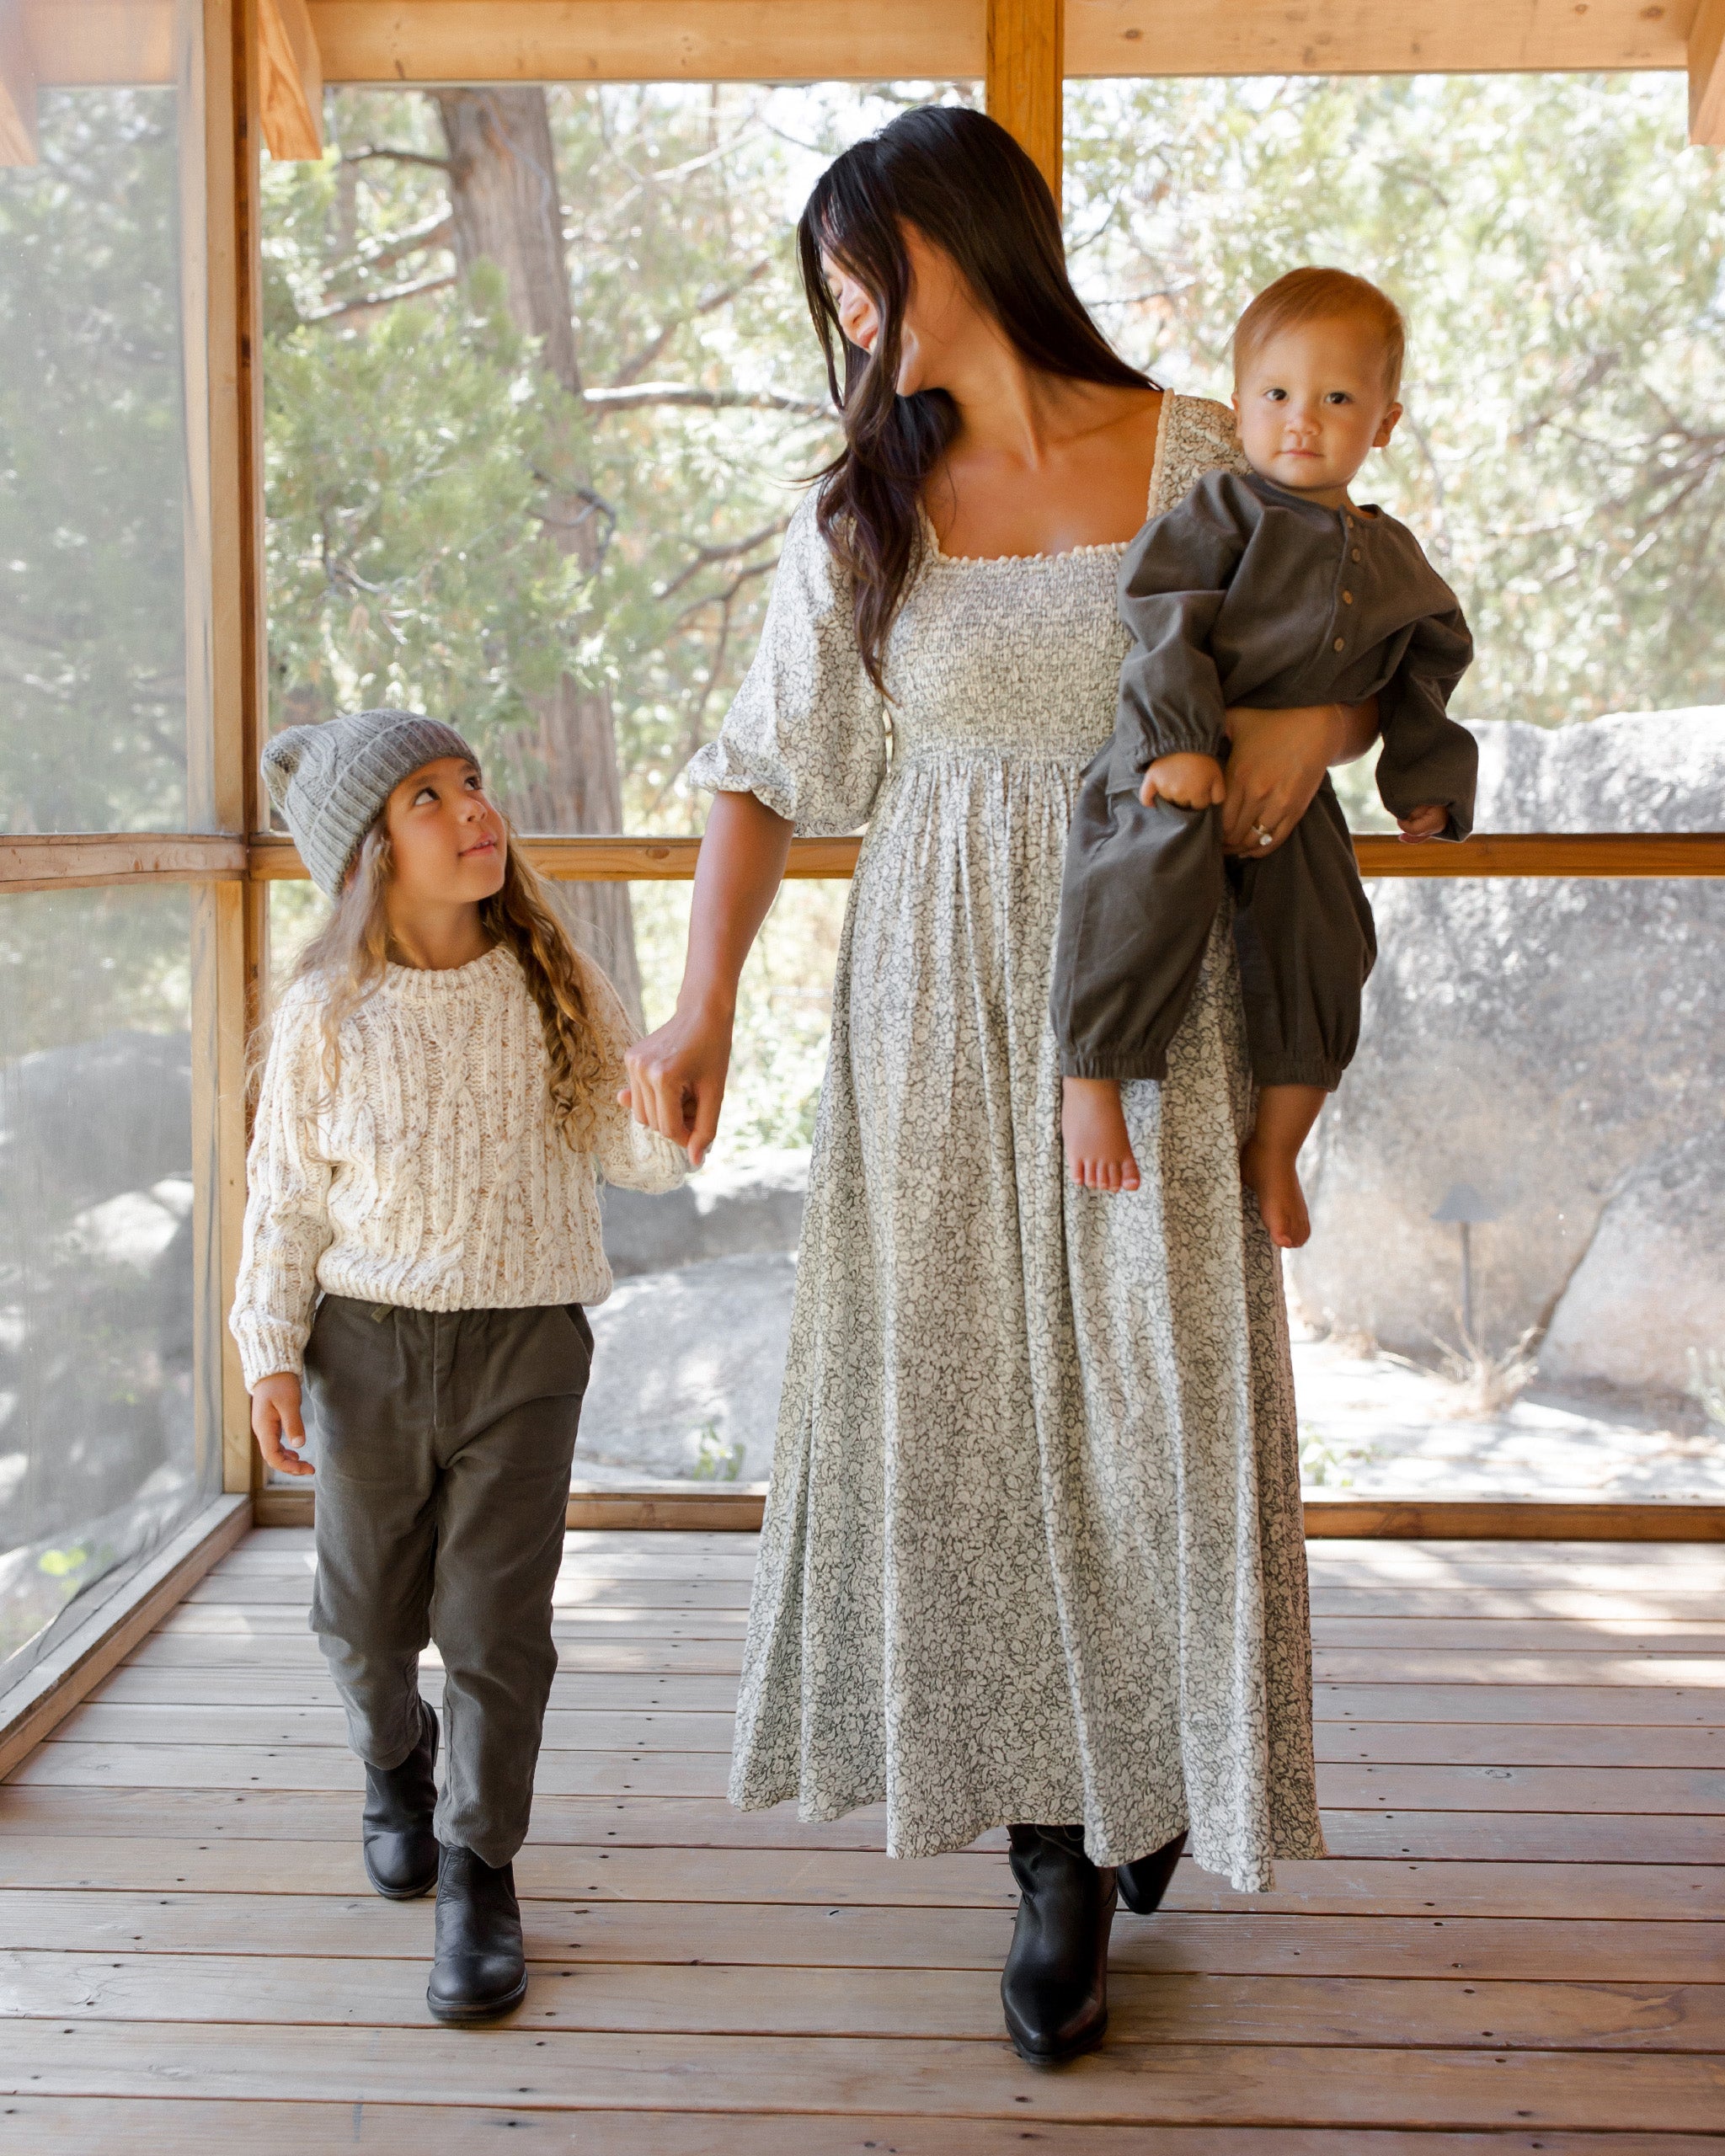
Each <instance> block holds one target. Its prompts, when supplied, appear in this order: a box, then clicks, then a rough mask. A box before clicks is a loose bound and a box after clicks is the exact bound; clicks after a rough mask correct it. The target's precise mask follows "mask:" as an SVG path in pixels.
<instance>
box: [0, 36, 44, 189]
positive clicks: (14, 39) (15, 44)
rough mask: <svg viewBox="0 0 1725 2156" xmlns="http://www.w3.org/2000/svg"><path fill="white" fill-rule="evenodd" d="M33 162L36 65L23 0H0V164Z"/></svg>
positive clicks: (31, 163) (26, 163)
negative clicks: (26, 24) (25, 21)
mask: <svg viewBox="0 0 1725 2156" xmlns="http://www.w3.org/2000/svg"><path fill="white" fill-rule="evenodd" d="M35 162H36V62H35V55H34V54H33V53H32V52H31V51H30V42H29V32H28V30H27V29H26V27H25V24H24V0H0V165H33V164H35Z"/></svg>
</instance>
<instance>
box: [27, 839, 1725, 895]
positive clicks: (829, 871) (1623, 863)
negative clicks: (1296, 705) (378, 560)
mask: <svg viewBox="0 0 1725 2156" xmlns="http://www.w3.org/2000/svg"><path fill="white" fill-rule="evenodd" d="M18 843H19V841H15V840H14V841H0V870H3V867H4V862H5V848H6V846H7V845H8V844H13V845H16V844H18ZM520 843H521V845H522V846H524V847H525V848H526V851H527V855H528V857H529V859H530V860H531V862H533V865H534V866H535V867H537V869H538V870H539V872H540V873H541V874H542V875H544V876H550V877H553V878H555V879H556V880H557V881H558V882H559V883H681V882H686V881H687V880H688V879H689V878H691V877H692V876H693V875H694V873H695V862H696V857H697V855H698V854H699V853H700V851H701V841H700V840H699V839H647V838H644V839H632V838H528V837H523V838H522V839H521V841H520ZM862 843H863V842H862V841H861V840H860V839H793V840H792V841H791V857H790V864H789V866H788V867H787V869H786V871H785V873H786V874H787V876H790V877H801V878H815V879H821V878H844V877H846V876H850V875H853V874H854V873H856V867H857V851H858V850H859V848H860V847H861V846H862ZM1354 854H1355V856H1356V857H1357V858H1358V860H1359V873H1360V874H1361V875H1362V876H1374V877H1375V876H1416V877H1439V878H1445V877H1469V876H1493V877H1501V876H1587V877H1636V878H1642V877H1653V878H1662V877H1690V876H1725V831H1645V832H1643V831H1598V832H1593V831H1579V832H1575V833H1573V834H1572V833H1570V832H1567V831H1530V832H1527V833H1525V834H1521V833H1516V832H1501V833H1494V832H1489V831H1488V832H1482V833H1480V834H1479V835H1477V836H1475V837H1473V838H1471V839H1469V840H1468V841H1467V842H1466V845H1464V846H1407V845H1404V844H1403V842H1402V841H1401V840H1400V839H1397V838H1379V837H1376V836H1375V835H1371V834H1365V835H1361V836H1359V837H1357V838H1356V839H1355V840H1354ZM250 860H251V876H252V878H253V881H254V882H257V883H303V882H304V881H305V880H306V870H305V865H304V863H303V862H302V861H301V859H300V857H299V855H298V854H297V853H296V851H294V845H293V841H292V840H291V839H286V838H282V837H280V835H278V834H276V833H275V832H270V834H268V835H264V836H259V837H257V838H254V840H253V841H252V844H251V853H250Z"/></svg>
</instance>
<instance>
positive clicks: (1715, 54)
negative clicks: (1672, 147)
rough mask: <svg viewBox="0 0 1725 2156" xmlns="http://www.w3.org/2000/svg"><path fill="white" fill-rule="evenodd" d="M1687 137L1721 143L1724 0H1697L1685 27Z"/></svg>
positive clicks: (1724, 132)
mask: <svg viewBox="0 0 1725 2156" xmlns="http://www.w3.org/2000/svg"><path fill="white" fill-rule="evenodd" d="M1689 139H1690V141H1691V142H1714V143H1725V0H1701V5H1700V6H1699V7H1698V8H1696V11H1695V20H1694V21H1693V22H1692V23H1691V24H1690V26H1689Z"/></svg>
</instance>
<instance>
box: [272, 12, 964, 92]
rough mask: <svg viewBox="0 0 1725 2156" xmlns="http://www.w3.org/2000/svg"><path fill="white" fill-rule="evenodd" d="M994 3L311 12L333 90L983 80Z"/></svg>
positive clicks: (324, 71) (324, 70) (325, 69)
mask: <svg viewBox="0 0 1725 2156" xmlns="http://www.w3.org/2000/svg"><path fill="white" fill-rule="evenodd" d="M984 7H985V0H868V5H866V6H860V7H852V6H845V5H838V4H832V3H831V0H817V3H816V4H814V5H810V4H809V3H808V0H623V4H618V0H311V14H312V23H313V24H314V25H315V27H316V29H317V35H318V48H319V50H320V51H321V52H322V53H323V79H324V80H325V82H328V83H389V84H391V85H395V84H398V83H403V82H411V83H437V82H441V83H488V82H489V83H594V82H596V83H605V82H612V83H616V82H694V83H708V82H713V83H724V82H743V83H750V82H779V83H806V82H823V81H824V82H879V81H881V80H883V79H893V78H897V79H900V80H902V79H904V78H905V77H918V78H922V79H928V80H932V81H937V82H949V81H957V80H974V79H975V77H978V76H980V74H981V72H982V68H983V48H984V42H985V30H984Z"/></svg>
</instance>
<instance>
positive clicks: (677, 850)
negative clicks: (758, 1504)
mask: <svg viewBox="0 0 1725 2156" xmlns="http://www.w3.org/2000/svg"><path fill="white" fill-rule="evenodd" d="M432 3H433V0H426V4H432ZM438 3H439V4H443V5H446V6H451V7H454V6H457V5H459V4H460V0H438ZM511 3H512V0H491V4H493V5H494V7H497V8H506V7H507V6H509V5H510V4H511ZM328 4H332V0H323V5H325V6H327V5H328ZM334 4H340V0H334ZM352 4H354V5H355V6H360V7H365V8H369V9H374V10H376V11H377V13H380V14H381V13H383V12H385V8H384V0H352ZM527 4H531V0H527ZM701 4H702V6H703V7H713V6H716V5H719V4H722V0H701ZM312 10H313V13H314V15H316V14H320V13H322V12H323V8H322V7H320V6H319V3H318V0H312ZM457 79H462V80H465V79H468V78H467V77H459V78H457ZM521 844H522V846H524V847H525V848H526V851H527V854H528V856H529V857H530V858H531V860H532V862H533V863H534V865H535V866H536V867H537V868H538V869H539V870H540V871H541V872H542V873H543V874H545V875H547V876H550V877H553V878H556V879H558V880H559V881H562V882H574V883H630V882H649V883H650V882H664V881H670V882H679V881H687V880H688V879H689V878H692V876H693V875H694V873H695V860H696V857H697V854H698V853H699V851H700V850H701V841H699V840H698V839H669V838H668V839H659V838H638V839H637V838H628V837H623V836H617V837H614V838H558V837H550V836H531V835H524V836H523V837H522V839H521ZM861 845H862V841H861V840H860V839H793V840H792V841H791V851H790V859H789V862H788V866H787V867H786V870H785V873H786V875H787V876H789V877H812V878H821V879H827V878H837V879H842V878H846V877H848V876H851V875H852V874H854V873H855V871H856V866H857V851H858V849H859V847H860V846H861ZM1354 854H1355V857H1356V858H1357V859H1358V861H1359V873H1360V874H1361V875H1362V876H1368V877H1373V876H1434V877H1446V876H1490V877H1503V876H1580V877H1606V878H1623V877H1631V878H1639V877H1655V878H1667V877H1690V876H1725V832H1714V831H1600V832H1564V831H1533V832H1476V833H1475V835H1473V837H1471V839H1469V840H1468V841H1466V844H1465V845H1463V846H1404V845H1403V844H1402V841H1401V840H1400V839H1395V838H1383V837H1378V836H1375V835H1371V834H1369V833H1361V834H1360V835H1357V836H1356V837H1355V839H1354ZM250 873H251V875H252V876H253V877H254V878H257V879H260V880H263V881H265V882H275V881H280V880H284V879H285V880H286V881H289V882H304V881H305V880H306V869H305V867H304V864H303V863H302V862H301V860H300V858H299V856H298V854H297V853H296V851H294V847H293V844H292V841H291V840H288V839H284V838H282V837H280V836H279V835H275V834H270V835H259V836H257V837H255V838H254V840H253V841H252V846H251V854H250ZM284 1494H289V1495H291V1494H296V1493H292V1492H286V1493H284ZM601 1494H603V1495H613V1494H614V1495H617V1496H619V1497H627V1496H628V1495H629V1494H630V1493H628V1492H616V1493H610V1492H606V1493H595V1496H597V1495H601ZM649 1494H651V1493H649ZM710 1495H711V1497H722V1496H723V1495H724V1492H712V1493H710ZM1312 1509H1314V1510H1319V1512H1320V1518H1334V1519H1335V1520H1337V1521H1338V1522H1345V1521H1347V1520H1348V1519H1354V1518H1368V1517H1375V1516H1376V1515H1378V1514H1379V1513H1381V1514H1382V1515H1383V1517H1384V1518H1386V1519H1387V1520H1390V1521H1391V1522H1407V1523H1409V1524H1402V1525H1397V1524H1392V1525H1390V1526H1387V1527H1383V1528H1373V1529H1370V1530H1369V1531H1370V1532H1371V1533H1375V1534H1376V1533H1392V1534H1414V1535H1418V1534H1491V1535H1496V1534H1504V1535H1508V1536H1510V1537H1512V1538H1514V1537H1517V1536H1521V1535H1525V1534H1529V1533H1530V1532H1534V1533H1538V1532H1543V1530H1541V1529H1530V1527H1529V1525H1528V1524H1527V1522H1528V1521H1529V1520H1530V1519H1531V1518H1534V1517H1535V1515H1549V1516H1551V1517H1552V1518H1557V1519H1559V1520H1561V1521H1566V1522H1574V1523H1578V1524H1571V1525H1569V1526H1567V1528H1566V1529H1565V1530H1564V1531H1566V1532H1567V1533H1570V1534H1586V1533H1588V1532H1589V1529H1588V1527H1587V1525H1586V1523H1587V1521H1588V1520H1589V1519H1590V1518H1594V1517H1595V1516H1596V1517H1597V1518H1598V1519H1599V1521H1600V1522H1601V1523H1602V1524H1601V1526H1600V1529H1599V1532H1600V1534H1601V1535H1602V1536H1604V1537H1605V1539H1607V1540H1610V1539H1614V1538H1616V1537H1619V1536H1626V1537H1628V1538H1629V1539H1631V1540H1639V1539H1641V1538H1642V1535H1643V1534H1645V1535H1646V1536H1647V1538H1648V1539H1649V1540H1655V1541H1658V1540H1664V1539H1666V1535H1667V1534H1668V1533H1670V1534H1678V1535H1680V1536H1681V1535H1684V1534H1685V1522H1687V1521H1690V1518H1691V1516H1692V1515H1694V1516H1697V1517H1705V1516H1706V1515H1708V1514H1712V1513H1721V1512H1725V1507H1720V1506H1704V1505H1703V1506H1697V1505H1687V1504H1678V1503H1671V1504H1613V1503H1607V1502H1599V1503H1594V1502H1583V1503H1578V1504H1562V1505H1546V1504H1542V1503H1541V1502H1538V1501H1536V1500H1519V1499H1507V1498H1506V1499H1497V1498H1489V1499H1468V1500H1464V1501H1456V1502H1451V1501H1447V1500H1428V1499H1425V1498H1417V1499H1402V1498H1397V1499H1379V1498H1366V1497H1325V1498H1322V1499H1314V1500H1313V1501H1312ZM1452 1516H1453V1517H1455V1518H1457V1519H1458V1520H1459V1521H1462V1522H1464V1523H1465V1522H1466V1520H1468V1519H1474V1520H1477V1521H1478V1522H1480V1523H1482V1524H1477V1525H1473V1526H1468V1525H1466V1524H1458V1525H1456V1526H1455V1527H1453V1528H1451V1527H1444V1526H1439V1527H1432V1526H1422V1525H1420V1524H1418V1522H1419V1521H1421V1520H1429V1519H1445V1518H1450V1517H1452ZM1500 1516H1501V1517H1502V1518H1503V1525H1502V1526H1501V1527H1498V1526H1493V1525H1492V1524H1489V1523H1490V1522H1491V1521H1492V1520H1493V1518H1498V1517H1500ZM1668 1518H1669V1519H1672V1520H1674V1521H1675V1522H1676V1523H1677V1524H1676V1525H1675V1527H1674V1528H1672V1529H1669V1530H1668V1529H1664V1528H1662V1527H1661V1526H1660V1523H1661V1522H1662V1521H1664V1520H1666V1519H1668ZM1612 1521H1615V1522H1616V1525H1615V1526H1611V1525H1609V1524H1604V1523H1609V1522H1612ZM1316 1531H1323V1530H1322V1529H1319V1530H1316ZM1328 1531H1330V1532H1332V1533H1335V1534H1360V1533H1362V1532H1365V1531H1368V1530H1365V1529H1361V1528H1359V1527H1358V1526H1351V1527H1350V1526H1347V1525H1345V1524H1343V1525H1337V1526H1334V1527H1333V1528H1332V1529H1329V1530H1328ZM1697 1539H1700V1540H1708V1541H1718V1540H1721V1539H1722V1535H1721V1532H1720V1529H1719V1528H1718V1525H1717V1521H1716V1522H1715V1523H1714V1525H1713V1527H1712V1531H1711V1532H1710V1533H1708V1534H1706V1535H1704V1536H1701V1537H1699V1538H1697Z"/></svg>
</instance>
